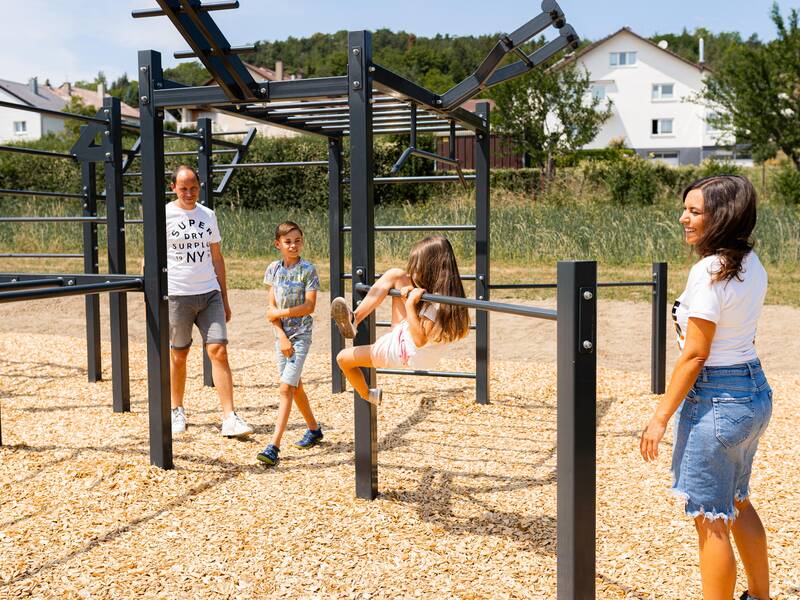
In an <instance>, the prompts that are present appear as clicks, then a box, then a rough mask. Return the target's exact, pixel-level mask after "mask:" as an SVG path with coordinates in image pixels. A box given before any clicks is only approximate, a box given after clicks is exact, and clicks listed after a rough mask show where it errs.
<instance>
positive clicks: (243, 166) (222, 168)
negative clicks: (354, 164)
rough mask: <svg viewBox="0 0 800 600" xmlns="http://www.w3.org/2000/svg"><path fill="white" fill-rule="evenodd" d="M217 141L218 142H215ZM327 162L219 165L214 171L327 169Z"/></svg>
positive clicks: (296, 161) (307, 161)
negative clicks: (278, 168) (273, 168)
mask: <svg viewBox="0 0 800 600" xmlns="http://www.w3.org/2000/svg"><path fill="white" fill-rule="evenodd" d="M215 141H216V140H215ZM327 166H328V161H327V160H305V161H303V160H295V161H286V162H260V163H237V164H228V165H219V166H216V167H214V169H213V170H214V171H227V170H228V169H254V168H261V167H264V168H268V167H327Z"/></svg>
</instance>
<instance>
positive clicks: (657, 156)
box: [649, 152, 680, 167]
mask: <svg viewBox="0 0 800 600" xmlns="http://www.w3.org/2000/svg"><path fill="white" fill-rule="evenodd" d="M649 157H650V159H651V160H658V161H661V162H663V163H665V164H667V165H672V166H674V167H677V166H678V165H679V164H680V159H679V158H678V153H677V152H650V154H649Z"/></svg>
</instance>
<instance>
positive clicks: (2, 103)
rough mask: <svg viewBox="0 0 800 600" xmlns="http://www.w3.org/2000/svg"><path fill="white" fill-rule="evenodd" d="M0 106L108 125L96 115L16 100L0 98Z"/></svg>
mask: <svg viewBox="0 0 800 600" xmlns="http://www.w3.org/2000/svg"><path fill="white" fill-rule="evenodd" d="M0 107H3V108H13V109H14V110H24V111H27V112H34V113H39V114H42V115H50V116H53V117H56V118H58V119H75V120H76V121H85V122H86V123H100V124H101V125H108V121H107V120H105V119H98V118H97V117H89V116H87V115H76V114H74V113H68V112H61V111H60V110H50V109H49V108H39V107H37V106H30V105H28V104H17V103H16V102H5V101H3V100H0Z"/></svg>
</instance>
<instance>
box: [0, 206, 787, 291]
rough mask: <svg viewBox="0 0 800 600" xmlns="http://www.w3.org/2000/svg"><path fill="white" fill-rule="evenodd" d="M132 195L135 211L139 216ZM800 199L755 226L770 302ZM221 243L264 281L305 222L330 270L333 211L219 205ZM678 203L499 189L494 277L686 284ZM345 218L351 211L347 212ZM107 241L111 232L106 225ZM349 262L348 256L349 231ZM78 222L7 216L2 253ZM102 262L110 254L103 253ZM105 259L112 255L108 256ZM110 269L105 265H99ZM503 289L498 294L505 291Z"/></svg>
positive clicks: (242, 280)
mask: <svg viewBox="0 0 800 600" xmlns="http://www.w3.org/2000/svg"><path fill="white" fill-rule="evenodd" d="M77 206H78V205H77V203H76V202H71V201H66V202H64V201H61V202H54V201H48V200H36V201H33V200H30V199H28V200H16V201H15V199H8V198H7V199H2V200H0V214H3V215H9V216H12V215H15V214H16V215H32V214H38V215H54V216H55V215H69V214H72V215H75V214H79V212H78V210H77ZM137 209H138V204H136V203H133V202H131V203H130V204H129V207H128V217H129V218H138V217H139V216H140V215H139V214H138V210H137ZM798 214H799V212H798V208H797V207H785V206H774V205H770V204H762V205H761V206H760V208H759V222H758V225H757V228H756V231H755V237H756V239H757V245H756V249H757V251H758V253H759V256H760V257H761V259H762V261H763V262H764V263H765V264H766V266H767V269H768V271H769V272H770V292H769V295H768V298H767V301H768V302H770V303H778V304H788V305H792V306H800V293H798V292H800V273H798V271H800V269H799V268H798V266H799V265H800V219H798ZM218 216H219V221H220V228H221V230H222V232H223V236H224V237H223V249H224V252H225V256H226V260H227V262H228V269H229V273H230V274H229V279H230V283H231V286H232V287H239V288H254V287H259V286H260V281H261V278H262V275H263V270H264V267H265V266H266V264H267V263H268V262H269V261H270V260H272V259H274V257H275V256H276V254H275V251H274V249H273V248H272V239H273V231H274V228H275V225H276V224H277V223H278V222H280V221H283V220H286V219H291V220H294V221H297V222H298V223H300V224H301V226H302V227H303V228H304V230H305V233H306V250H305V255H306V256H307V257H308V258H309V259H311V260H313V261H314V262H315V263H316V264H317V265H318V267H319V268H320V271H321V272H323V273H327V261H328V258H327V257H328V219H327V214H326V213H325V212H323V211H317V212H313V211H307V210H297V209H294V210H293V209H283V208H275V209H268V210H244V209H238V210H231V209H228V208H226V207H221V208H220V209H219V210H218ZM678 216H679V209H678V206H677V204H673V205H656V206H648V207H640V206H615V205H611V204H609V203H607V202H589V201H583V202H575V201H573V202H561V203H559V202H552V201H549V202H532V201H530V200H526V199H524V198H522V197H520V196H519V195H514V194H509V193H504V192H502V191H499V192H495V193H494V194H493V198H492V209H491V219H492V223H491V232H492V233H491V239H492V245H491V257H492V279H493V281H494V282H495V283H499V282H501V281H502V282H530V281H554V280H555V263H556V261H558V260H568V259H591V260H597V261H598V262H599V272H600V279H601V280H605V281H619V280H623V279H624V280H629V279H634V280H641V279H647V278H649V274H650V263H652V262H653V261H667V262H669V263H670V292H671V293H677V292H679V291H680V288H681V287H682V285H683V283H684V282H685V274H686V272H687V271H688V268H689V266H690V265H691V264H692V262H693V258H692V257H691V256H690V255H689V253H688V251H687V247H686V245H685V244H684V243H683V241H682V234H681V228H680V226H679V225H678V223H677V219H678ZM473 220H474V206H473V200H472V198H471V197H469V196H466V195H456V196H452V197H441V198H437V199H435V200H431V201H429V202H427V203H424V204H414V205H410V204H408V205H392V206H379V207H377V208H376V211H375V222H376V223H377V224H412V223H424V224H439V223H472V222H473ZM345 221H347V218H345ZM99 230H100V238H101V240H100V247H101V248H103V247H104V243H105V242H104V237H105V230H104V227H102V226H101V227H100V228H99ZM127 230H128V231H127V233H128V236H127V245H128V255H129V262H128V264H129V265H130V266H131V267H133V268H134V269H138V267H139V264H140V257H141V255H142V229H141V226H140V225H129V226H128V228H127ZM421 236H422V234H421V233H418V232H411V233H409V232H402V233H401V232H396V233H378V234H377V235H376V243H375V252H376V257H377V262H378V266H379V268H385V267H387V266H391V265H402V264H403V263H404V262H405V259H406V257H407V255H408V251H409V249H410V247H411V246H412V245H413V244H414V242H416V241H417V240H418V239H419V238H420V237H421ZM448 237H449V238H450V239H451V241H452V242H453V245H454V247H455V250H456V252H457V254H458V256H459V263H460V265H461V269H462V272H463V273H472V272H474V260H475V248H474V241H473V239H474V238H473V234H472V232H449V233H448ZM345 239H346V242H347V246H346V259H345V264H348V262H349V259H348V258H347V255H348V253H349V234H345ZM81 245H82V237H81V226H80V225H78V224H61V223H58V224H55V223H53V224H51V223H48V224H41V223H39V224H0V252H80V251H81ZM101 260H102V259H101ZM102 262H103V263H104V262H105V261H104V260H102ZM0 265H2V267H0V270H2V271H19V272H24V271H28V272H31V271H34V272H35V271H40V270H41V271H45V270H49V271H62V272H75V271H79V270H81V266H82V262H81V261H80V260H69V261H67V260H62V261H54V260H50V261H32V260H30V261H29V260H18V259H0ZM102 268H103V267H102V266H101V269H102ZM498 293H499V292H498ZM603 293H604V296H605V297H611V298H628V299H642V300H644V299H647V298H649V296H648V292H647V290H646V289H636V288H633V289H627V288H623V289H606V290H604V292H603ZM502 295H503V296H505V297H528V298H536V297H538V296H537V292H507V291H503V292H502Z"/></svg>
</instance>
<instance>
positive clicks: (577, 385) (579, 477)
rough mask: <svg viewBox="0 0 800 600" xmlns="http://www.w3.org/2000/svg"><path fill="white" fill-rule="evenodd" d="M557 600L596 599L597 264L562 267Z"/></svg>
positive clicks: (559, 269) (559, 320)
mask: <svg viewBox="0 0 800 600" xmlns="http://www.w3.org/2000/svg"><path fill="white" fill-rule="evenodd" d="M557 297H558V299H557V303H558V308H557V311H558V335H557V337H558V340H557V369H558V374H557V385H558V408H557V411H558V416H557V420H558V433H557V438H558V439H557V448H556V457H557V476H558V483H557V492H556V493H557V507H558V508H557V510H558V514H557V523H558V528H557V530H558V531H557V544H556V545H557V555H558V600H593V599H594V597H595V540H596V523H595V507H596V498H595V495H596V489H597V482H596V472H597V467H596V460H597V449H596V447H597V441H596V431H597V426H596V418H597V406H596V401H597V263H596V262H591V261H579V262H559V263H558V292H557Z"/></svg>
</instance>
